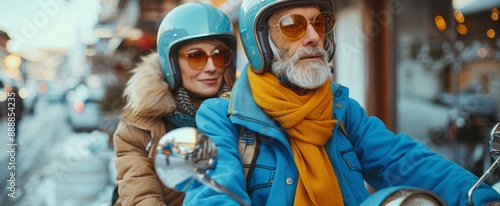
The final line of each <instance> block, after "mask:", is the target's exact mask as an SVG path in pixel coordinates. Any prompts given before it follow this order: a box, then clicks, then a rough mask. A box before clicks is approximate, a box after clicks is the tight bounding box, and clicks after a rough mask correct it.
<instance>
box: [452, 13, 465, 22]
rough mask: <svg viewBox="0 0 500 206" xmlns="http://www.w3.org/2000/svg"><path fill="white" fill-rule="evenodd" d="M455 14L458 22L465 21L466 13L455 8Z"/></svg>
mask: <svg viewBox="0 0 500 206" xmlns="http://www.w3.org/2000/svg"><path fill="white" fill-rule="evenodd" d="M453 16H454V17H455V20H456V21H457V22H458V23H460V24H461V23H464V21H465V17H464V14H462V12H461V11H460V10H455V12H454V13H453Z"/></svg>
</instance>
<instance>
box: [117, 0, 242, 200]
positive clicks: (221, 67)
mask: <svg viewBox="0 0 500 206" xmlns="http://www.w3.org/2000/svg"><path fill="white" fill-rule="evenodd" d="M157 46H158V51H157V52H154V53H152V54H149V55H147V56H145V57H144V58H143V59H142V63H141V64H139V65H138V66H137V67H136V68H135V69H134V70H133V75H132V77H131V78H130V80H129V81H128V82H127V86H126V88H125V91H124V97H125V98H126V105H125V107H124V109H123V111H122V113H121V116H120V119H121V121H120V123H119V125H118V128H117V130H116V132H115V134H114V138H113V141H114V148H115V153H116V161H115V165H116V169H117V186H118V187H117V190H116V191H117V192H116V193H115V195H118V197H117V196H114V198H113V199H115V200H116V203H115V202H114V203H113V205H166V204H167V205H181V204H182V201H183V199H184V193H181V192H177V191H174V190H172V189H170V188H168V187H166V186H165V185H164V184H163V183H162V182H161V181H160V179H159V178H158V176H157V174H156V172H155V171H154V156H155V154H156V147H157V145H158V141H159V139H160V138H161V137H162V136H163V135H164V134H165V133H166V132H168V131H170V130H172V129H175V128H178V127H185V126H191V127H194V126H196V125H195V120H194V117H195V114H196V111H197V110H198V107H199V106H200V104H201V102H202V101H204V100H205V99H207V98H211V97H217V96H219V95H221V94H223V93H226V92H229V91H230V89H231V88H232V86H233V84H234V81H235V74H234V72H235V57H236V38H235V35H234V30H233V26H232V23H231V21H230V20H229V18H228V17H227V16H226V15H225V14H224V13H222V12H221V11H220V10H218V9H216V8H215V7H213V6H211V5H209V4H204V3H186V4H182V5H180V6H178V7H176V8H174V9H173V10H171V11H170V12H169V13H168V14H167V16H165V18H164V19H163V21H162V23H161V25H160V28H159V30H158V39H157ZM167 164H168V163H167Z"/></svg>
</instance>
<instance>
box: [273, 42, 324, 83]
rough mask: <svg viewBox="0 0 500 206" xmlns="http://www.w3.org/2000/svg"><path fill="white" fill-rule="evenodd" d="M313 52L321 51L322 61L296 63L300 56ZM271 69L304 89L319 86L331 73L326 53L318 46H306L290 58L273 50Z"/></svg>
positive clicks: (275, 73)
mask: <svg viewBox="0 0 500 206" xmlns="http://www.w3.org/2000/svg"><path fill="white" fill-rule="evenodd" d="M276 53H278V55H276ZM313 53H321V55H322V57H323V61H312V62H307V63H305V64H301V65H296V64H297V61H299V60H300V58H301V57H304V56H307V55H309V54H313ZM271 70H272V72H273V74H274V75H276V76H277V77H278V78H279V77H281V76H284V77H286V78H287V79H288V81H289V82H290V83H292V84H294V85H297V86H299V87H301V88H304V89H315V88H318V87H320V86H321V85H323V84H324V83H325V82H326V80H327V79H329V77H330V75H331V69H330V66H329V65H328V62H327V53H326V51H325V50H324V49H323V48H320V47H306V48H305V49H302V50H299V51H298V52H296V53H295V54H294V55H293V56H292V57H291V58H290V57H288V55H286V53H284V52H275V58H274V62H273V64H272V69H271Z"/></svg>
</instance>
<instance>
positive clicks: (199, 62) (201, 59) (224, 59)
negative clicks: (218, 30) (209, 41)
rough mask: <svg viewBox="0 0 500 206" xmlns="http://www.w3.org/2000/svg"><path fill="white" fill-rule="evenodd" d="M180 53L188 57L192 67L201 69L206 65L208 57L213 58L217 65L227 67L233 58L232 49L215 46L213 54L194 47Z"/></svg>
mask: <svg viewBox="0 0 500 206" xmlns="http://www.w3.org/2000/svg"><path fill="white" fill-rule="evenodd" d="M179 55H181V56H184V57H186V58H187V62H188V64H189V66H190V67H191V68H192V69H201V68H203V67H205V65H207V61H208V58H212V62H213V63H214V65H215V66H216V67H226V66H227V65H229V63H231V59H232V51H231V50H228V49H222V48H215V49H214V50H213V51H212V53H211V54H207V53H205V51H203V50H201V49H193V50H191V51H187V52H182V53H179Z"/></svg>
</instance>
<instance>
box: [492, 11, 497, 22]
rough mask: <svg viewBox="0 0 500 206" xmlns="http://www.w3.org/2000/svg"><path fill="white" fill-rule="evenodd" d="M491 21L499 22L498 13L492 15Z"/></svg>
mask: <svg viewBox="0 0 500 206" xmlns="http://www.w3.org/2000/svg"><path fill="white" fill-rule="evenodd" d="M491 19H493V21H498V13H492V14H491Z"/></svg>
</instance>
